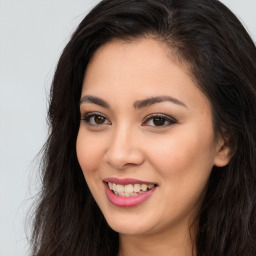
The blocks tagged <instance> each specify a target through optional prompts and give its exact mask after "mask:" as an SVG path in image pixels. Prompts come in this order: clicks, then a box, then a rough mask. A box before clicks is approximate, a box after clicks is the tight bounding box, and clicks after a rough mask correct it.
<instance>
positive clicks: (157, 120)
mask: <svg viewBox="0 0 256 256" xmlns="http://www.w3.org/2000/svg"><path fill="white" fill-rule="evenodd" d="M176 123H177V121H176V120H175V119H174V118H172V117H171V116H168V115H165V114H154V115H151V116H148V117H147V119H146V121H145V122H143V124H142V125H143V126H152V127H159V128H164V127H167V126H170V125H173V124H176Z"/></svg>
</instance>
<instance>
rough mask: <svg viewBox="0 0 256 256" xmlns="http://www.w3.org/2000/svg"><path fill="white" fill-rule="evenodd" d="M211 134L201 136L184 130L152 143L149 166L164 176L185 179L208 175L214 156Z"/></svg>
mask: <svg viewBox="0 0 256 256" xmlns="http://www.w3.org/2000/svg"><path fill="white" fill-rule="evenodd" d="M211 143H212V136H211V134H210V133H209V134H204V135H201V134H200V131H198V132H197V131H193V129H192V128H191V129H186V132H183V131H180V132H175V134H174V135H172V134H170V135H169V136H168V137H165V138H163V139H160V140H157V141H156V140H154V141H152V144H151V145H152V147H151V149H150V152H149V151H148V155H149V154H150V155H151V157H148V158H149V159H151V164H152V165H154V166H155V169H156V170H159V172H160V173H161V174H162V175H163V176H165V177H170V176H172V175H173V176H174V177H177V178H183V179H184V178H186V177H187V176H192V175H194V174H195V173H199V174H200V175H203V173H204V172H205V174H207V175H208V174H209V171H210V170H211V168H212V166H213V161H214V154H213V152H212V150H211V147H212V146H211V145H212V144H211Z"/></svg>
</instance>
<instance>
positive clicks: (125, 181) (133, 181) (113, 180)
mask: <svg viewBox="0 0 256 256" xmlns="http://www.w3.org/2000/svg"><path fill="white" fill-rule="evenodd" d="M103 181H104V182H111V183H115V184H120V185H127V184H156V183H154V182H148V181H143V180H136V179H131V178H126V179H118V178H106V179H104V180H103Z"/></svg>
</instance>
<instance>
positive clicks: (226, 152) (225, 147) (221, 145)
mask: <svg viewBox="0 0 256 256" xmlns="http://www.w3.org/2000/svg"><path fill="white" fill-rule="evenodd" d="M231 157H232V149H231V143H230V139H229V138H223V137H221V138H219V140H218V143H217V145H216V155H215V159H214V165H215V166H217V167H223V166H226V165H227V164H228V163H229V162H230V159H231Z"/></svg>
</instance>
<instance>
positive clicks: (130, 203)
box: [104, 181, 157, 207]
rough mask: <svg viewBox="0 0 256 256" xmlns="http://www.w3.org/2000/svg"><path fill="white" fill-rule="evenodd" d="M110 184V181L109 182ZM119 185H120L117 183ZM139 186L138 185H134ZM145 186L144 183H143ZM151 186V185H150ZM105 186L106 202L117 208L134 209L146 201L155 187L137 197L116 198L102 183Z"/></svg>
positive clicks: (106, 185)
mask: <svg viewBox="0 0 256 256" xmlns="http://www.w3.org/2000/svg"><path fill="white" fill-rule="evenodd" d="M110 182H111V181H110ZM118 184H120V183H118ZM126 184H133V183H126ZM134 184H139V183H134ZM144 184H145V183H144ZM150 184H152V183H150ZM104 185H105V191H106V195H107V198H108V200H109V201H110V202H111V203H112V204H113V205H115V206H118V207H134V206H137V205H139V204H141V203H143V202H144V201H145V200H147V199H148V198H149V197H150V196H151V195H152V194H153V193H154V191H155V190H156V188H157V187H154V188H152V189H151V190H149V191H147V192H145V193H142V194H139V195H137V196H131V197H124V196H117V195H115V194H114V193H113V192H112V191H111V190H110V188H109V186H108V184H107V183H105V182H104Z"/></svg>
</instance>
